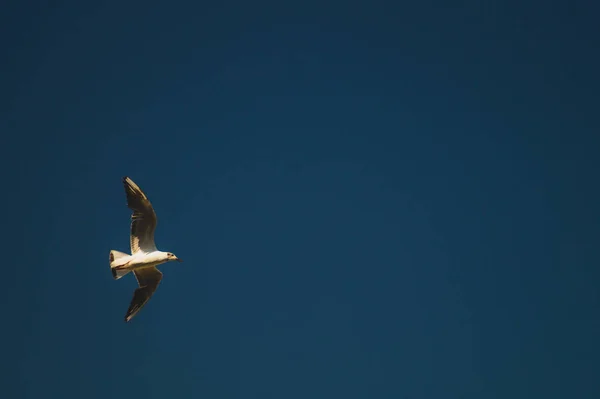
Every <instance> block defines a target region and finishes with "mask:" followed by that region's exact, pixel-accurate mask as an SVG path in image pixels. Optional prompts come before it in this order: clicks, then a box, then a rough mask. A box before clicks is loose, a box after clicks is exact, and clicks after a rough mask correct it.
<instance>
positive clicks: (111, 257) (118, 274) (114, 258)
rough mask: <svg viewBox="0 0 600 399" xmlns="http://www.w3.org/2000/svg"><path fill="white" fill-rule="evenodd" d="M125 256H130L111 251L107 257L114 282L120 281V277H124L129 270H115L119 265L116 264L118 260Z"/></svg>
mask: <svg viewBox="0 0 600 399" xmlns="http://www.w3.org/2000/svg"><path fill="white" fill-rule="evenodd" d="M126 256H130V255H127V254H126V253H123V252H120V251H116V250H114V249H113V250H111V251H110V254H109V256H108V260H109V264H110V271H111V272H112V275H113V278H114V279H115V280H118V279H120V278H121V277H123V276H124V275H126V274H127V273H129V272H130V271H131V270H118V269H116V267H117V266H119V263H118V262H116V261H117V260H118V259H120V258H123V257H126Z"/></svg>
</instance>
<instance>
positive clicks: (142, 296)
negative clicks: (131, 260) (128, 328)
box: [125, 267, 162, 322]
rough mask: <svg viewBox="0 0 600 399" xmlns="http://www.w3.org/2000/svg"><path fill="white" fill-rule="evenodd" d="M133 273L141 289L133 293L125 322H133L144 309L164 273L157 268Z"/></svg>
mask: <svg viewBox="0 0 600 399" xmlns="http://www.w3.org/2000/svg"><path fill="white" fill-rule="evenodd" d="M133 273H134V274H135V278H136V279H137V281H138V285H139V286H140V288H138V289H136V290H135V292H134V293H133V298H132V299H131V303H130V304H129V309H128V310H127V314H126V315H125V322H128V321H129V320H131V318H132V317H133V316H135V315H136V314H137V312H139V311H140V309H142V308H143V307H144V305H145V304H146V303H147V302H148V300H150V298H151V297H152V295H153V294H154V291H156V288H157V287H158V284H159V283H160V281H161V280H162V273H161V272H160V271H159V270H158V269H157V268H156V267H150V268H147V269H140V270H134V271H133Z"/></svg>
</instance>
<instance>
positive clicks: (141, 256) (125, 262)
mask: <svg viewBox="0 0 600 399" xmlns="http://www.w3.org/2000/svg"><path fill="white" fill-rule="evenodd" d="M169 260H170V259H169V255H168V253H167V252H163V251H154V252H150V253H145V252H141V251H140V252H136V253H135V254H133V255H125V256H122V257H120V258H116V259H115V260H114V261H113V262H111V264H110V266H111V267H112V268H115V269H117V270H129V271H132V270H137V269H144V268H146V267H155V266H158V265H162V264H163V263H166V262H168V261H169Z"/></svg>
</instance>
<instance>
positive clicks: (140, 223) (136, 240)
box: [123, 177, 157, 255]
mask: <svg viewBox="0 0 600 399" xmlns="http://www.w3.org/2000/svg"><path fill="white" fill-rule="evenodd" d="M123 185H124V186H125V195H126V196H127V206H128V207H129V208H130V209H131V210H132V211H133V214H132V215H131V233H130V238H129V242H130V245H131V254H132V255H134V254H135V253H136V252H138V251H142V252H146V253H148V252H154V251H156V244H155V243H154V230H155V229H156V223H157V219H156V213H154V209H153V208H152V204H151V203H150V201H149V200H148V197H146V194H144V192H143V191H142V190H141V189H140V188H139V187H138V185H137V184H135V183H134V182H133V180H131V179H130V178H129V177H124V178H123Z"/></svg>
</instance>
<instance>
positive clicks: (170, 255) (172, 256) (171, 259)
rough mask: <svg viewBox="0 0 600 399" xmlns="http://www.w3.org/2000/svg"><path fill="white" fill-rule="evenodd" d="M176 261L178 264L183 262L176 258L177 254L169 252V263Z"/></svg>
mask: <svg viewBox="0 0 600 399" xmlns="http://www.w3.org/2000/svg"><path fill="white" fill-rule="evenodd" d="M173 260H176V261H177V262H183V261H182V260H181V259H179V258H178V257H177V256H175V254H172V253H171V252H167V261H173Z"/></svg>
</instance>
